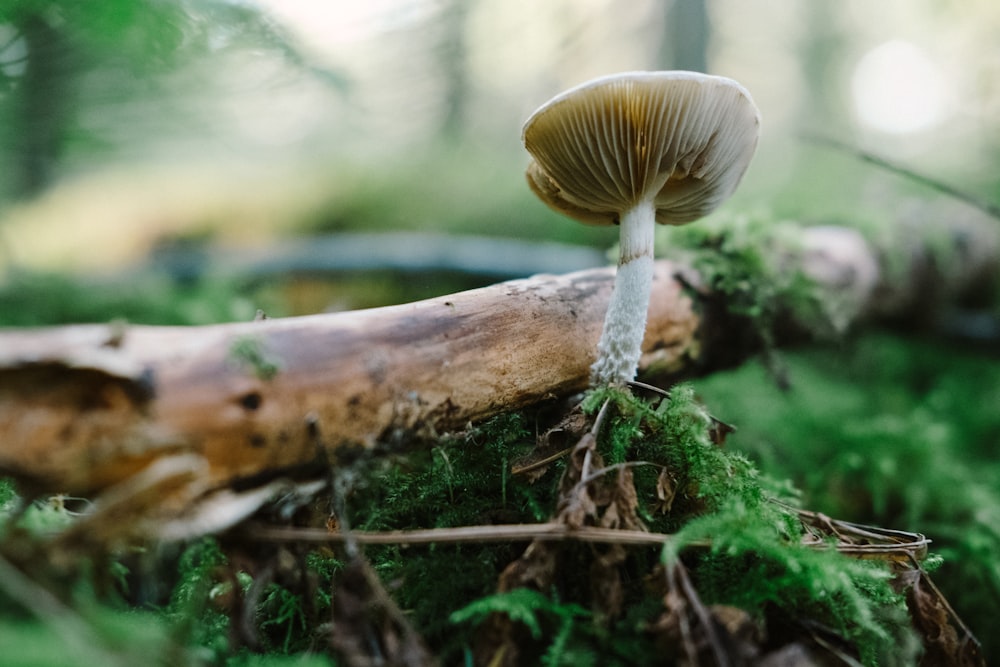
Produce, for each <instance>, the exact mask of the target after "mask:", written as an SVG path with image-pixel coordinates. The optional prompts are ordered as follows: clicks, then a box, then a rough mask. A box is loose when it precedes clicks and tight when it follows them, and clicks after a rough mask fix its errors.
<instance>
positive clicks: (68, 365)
mask: <svg viewBox="0 0 1000 667" xmlns="http://www.w3.org/2000/svg"><path fill="white" fill-rule="evenodd" d="M977 229H978V228H977ZM804 234H805V235H804V237H803V241H802V245H801V247H800V248H799V249H798V250H797V251H795V252H790V253H789V254H787V255H784V256H782V257H779V258H778V259H777V260H776V261H780V262H782V263H783V264H784V265H787V267H788V270H803V271H805V272H806V273H807V274H808V275H809V276H811V277H812V279H813V280H814V281H815V282H816V283H817V285H818V286H819V287H820V288H823V289H825V290H826V293H828V294H830V295H831V299H832V301H831V303H835V305H836V306H837V307H836V309H835V310H836V313H832V311H831V313H832V314H835V315H836V317H835V318H834V319H836V320H837V321H838V322H839V324H838V326H846V325H847V324H850V323H851V322H853V321H854V320H856V319H857V318H858V317H860V316H863V315H864V314H865V313H866V312H873V311H874V312H877V313H879V314H894V313H899V312H900V310H901V309H904V308H907V307H911V306H912V305H913V304H914V303H920V302H921V299H920V296H919V295H918V296H912V295H911V291H912V289H913V288H912V285H914V284H916V285H925V284H926V283H927V278H926V274H927V271H928V266H929V265H931V264H933V263H932V262H928V260H927V255H926V253H920V252H916V251H914V252H909V253H906V257H907V259H906V261H905V262H904V264H905V266H904V267H903V270H899V267H897V268H896V269H894V272H893V273H892V275H891V276H890V277H891V278H892V279H891V280H890V279H889V278H887V277H886V274H885V273H883V274H880V272H879V268H880V262H879V260H880V256H879V255H878V254H877V253H876V251H875V250H873V249H872V248H870V247H869V246H868V245H867V244H866V243H865V242H864V241H863V240H862V239H861V237H860V235H858V234H857V233H856V232H853V231H850V230H845V229H839V230H837V229H830V228H826V229H814V230H807V231H806V232H805V233H804ZM990 234H991V236H990ZM987 236H988V237H989V238H991V239H992V241H991V242H990V243H991V244H992V245H990V244H989V243H987V244H986V245H984V244H983V243H978V242H977V243H975V244H973V245H971V246H969V244H968V243H967V242H965V241H963V243H965V245H966V246H969V247H971V248H972V249H973V250H974V253H973V255H974V256H975V258H976V259H975V261H974V262H973V261H972V260H969V259H968V258H966V259H965V261H963V262H960V263H959V265H960V266H961V271H960V272H959V273H960V275H958V276H957V277H954V280H953V282H954V284H953V285H950V286H949V289H950V290H951V291H953V292H954V291H957V290H959V289H960V288H961V287H962V286H963V285H965V286H967V285H968V284H970V283H971V282H975V281H977V280H980V279H981V276H982V271H983V270H985V269H984V267H987V266H992V267H995V265H996V258H997V243H996V234H995V232H994V231H991V232H990V233H989V234H988V235H987ZM918 246H919V244H915V245H914V247H918ZM973 255H970V257H971V256H973ZM938 268H940V267H938ZM681 275H683V276H684V278H683V279H681V278H679V276H681ZM880 275H881V279H880ZM914 276H917V278H918V279H915V278H914ZM612 278H613V270H611V269H597V270H588V271H581V272H577V273H571V274H567V275H562V276H538V277H534V278H530V279H525V280H515V281H511V282H506V283H501V284H498V285H494V286H491V287H486V288H482V289H477V290H472V291H468V292H463V293H459V294H453V295H450V296H445V297H440V298H434V299H429V300H426V301H421V302H417V303H411V304H406V305H400V306H391V307H386V308H378V309H372V310H365V311H357V312H347V313H337V314H329V315H316V316H309V317H298V318H288V319H277V320H262V321H256V322H247V323H237V324H223V325H214V326H204V327H188V328H184V327H153V326H119V325H106V326H101V325H85V326H84V325H80V326H68V327H58V328H50V329H33V330H9V331H6V332H2V333H0V472H2V473H5V474H9V475H13V476H15V477H16V478H18V479H19V480H20V481H21V482H23V483H24V484H25V485H26V488H29V489H32V490H35V491H39V492H40V491H48V492H68V493H93V492H97V491H101V490H103V489H105V488H108V487H110V486H112V485H115V484H116V483H119V482H122V481H123V480H126V479H129V478H130V477H132V476H133V475H135V473H137V472H138V471H140V470H142V469H144V468H147V466H148V465H149V464H150V463H151V462H153V461H155V460H158V459H161V458H165V457H168V456H169V455H187V457H186V458H187V459H192V458H197V459H199V460H201V461H203V462H204V464H205V469H204V471H202V472H201V473H198V476H199V477H200V478H201V483H202V485H203V486H204V488H206V489H211V488H220V487H224V486H227V485H229V486H234V488H239V487H240V486H241V485H242V486H243V487H244V488H246V487H250V486H254V485H256V484H259V483H263V482H266V481H268V480H269V479H273V478H274V477H275V476H277V475H278V474H282V473H284V472H288V471H290V470H294V469H296V468H297V467H302V466H308V465H310V464H315V462H317V461H322V460H325V459H327V458H329V457H330V456H331V455H332V454H333V453H335V452H339V451H343V450H344V448H346V447H350V446H361V447H370V446H372V445H373V444H375V443H377V442H386V441H392V440H393V439H394V438H396V437H397V436H398V434H401V433H408V432H409V433H412V432H413V431H418V430H419V431H423V432H424V433H427V434H433V433H435V432H442V431H450V430H454V429H460V428H463V427H464V426H466V425H467V424H468V423H469V422H476V421H479V420H482V419H485V418H487V417H489V416H491V415H494V414H497V413H499V412H502V411H507V410H514V409H518V408H522V407H524V406H528V405H532V404H537V403H539V402H541V401H544V400H546V399H550V398H556V397H563V396H567V395H570V394H572V393H574V392H578V391H580V390H582V389H584V388H585V387H586V383H587V377H588V371H589V366H590V364H591V363H592V361H593V358H594V348H595V346H596V342H597V339H598V337H599V334H600V329H601V324H602V321H603V316H604V311H605V308H606V304H607V301H608V297H609V294H610V291H611V286H612ZM893 281H896V282H893ZM939 282H940V281H939ZM698 283H699V278H698V276H697V274H695V273H693V272H692V271H691V270H690V269H689V268H685V267H682V266H678V265H675V264H671V263H669V262H659V263H658V264H657V267H656V276H655V285H654V288H653V298H652V305H651V308H650V313H649V321H648V326H647V332H646V338H645V342H644V350H645V354H644V357H643V360H642V364H641V367H642V368H644V369H649V368H650V367H654V368H656V369H657V370H658V371H659V372H664V371H667V372H674V373H680V372H685V371H686V372H691V371H692V369H698V368H701V369H704V368H711V367H713V366H714V365H716V364H715V363H714V362H713V356H714V355H715V353H716V351H717V350H721V349H722V348H726V354H725V355H721V356H727V358H732V359H739V358H745V357H746V356H747V355H748V354H750V352H751V349H749V348H747V349H745V350H744V349H742V348H739V349H736V347H735V346H733V345H731V344H727V342H726V341H727V339H728V340H730V341H731V340H732V339H733V338H738V337H739V336H738V333H739V332H730V331H727V330H725V329H724V327H725V326H727V322H728V325H731V324H732V320H725V319H724V318H723V319H719V317H718V312H717V311H718V309H716V310H715V311H713V309H712V308H711V307H710V305H711V303H712V298H711V297H712V295H710V294H708V295H706V294H701V296H698ZM921 294H923V292H921ZM716 296H717V295H716ZM716 301H718V299H716ZM723 305H724V304H723ZM720 327H722V328H723V331H722V332H721V333H720V331H719V329H720ZM710 329H712V330H710ZM734 349H735V352H734ZM730 361H731V360H730ZM190 455H194V456H193V457H192V456H190Z"/></svg>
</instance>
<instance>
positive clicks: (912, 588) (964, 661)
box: [895, 568, 986, 667]
mask: <svg viewBox="0 0 1000 667" xmlns="http://www.w3.org/2000/svg"><path fill="white" fill-rule="evenodd" d="M895 585H896V587H897V588H898V589H905V590H906V606H907V608H908V609H909V610H910V617H911V618H912V619H913V627H914V628H915V629H916V631H917V632H918V633H919V634H920V637H921V640H922V641H923V644H924V655H923V658H922V659H921V661H920V664H921V665H926V666H927V667H932V666H933V667H985V665H986V661H985V659H984V658H983V655H982V652H981V650H980V646H979V641H978V640H977V639H976V638H975V636H973V634H972V632H971V631H970V630H969V629H968V627H966V625H965V624H964V623H963V622H962V620H961V619H960V618H958V615H957V614H955V611H954V610H953V609H952V608H951V605H949V604H948V601H947V600H946V599H945V598H944V596H943V595H941V591H939V590H938V588H937V586H935V585H934V582H933V581H931V579H930V577H929V576H927V573H926V572H924V571H923V570H921V569H918V568H914V569H911V570H904V571H902V572H900V573H898V574H897V575H896V580H895Z"/></svg>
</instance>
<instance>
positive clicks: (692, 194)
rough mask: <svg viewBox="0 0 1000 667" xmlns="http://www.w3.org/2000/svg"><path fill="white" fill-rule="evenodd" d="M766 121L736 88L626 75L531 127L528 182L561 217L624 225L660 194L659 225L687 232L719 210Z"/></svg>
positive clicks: (540, 116)
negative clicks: (626, 216)
mask: <svg viewBox="0 0 1000 667" xmlns="http://www.w3.org/2000/svg"><path fill="white" fill-rule="evenodd" d="M759 132H760V114H759V112H758V111H757V107H756V105H754V103H753V100H752V99H751V97H750V94H749V93H748V92H747V91H746V89H744V88H743V86H741V85H740V84H738V83H736V82H735V81H733V80H732V79H727V78H724V77H720V76H710V75H707V74H698V73H695V72H626V73H623V74H614V75H611V76H606V77H602V78H600V79H595V80H593V81H589V82H587V83H584V84H581V85H579V86H577V87H575V88H572V89H570V90H568V91H566V92H564V93H562V94H560V95H558V96H556V97H554V98H553V99H551V100H550V101H548V102H547V103H545V104H544V105H542V106H541V107H540V108H539V109H538V110H537V111H535V113H533V114H532V115H531V117H530V118H528V120H527V121H526V122H525V124H524V130H523V132H522V140H523V141H524V145H525V148H527V149H528V152H529V153H531V155H532V157H533V158H534V159H533V160H532V162H531V164H529V165H528V171H527V177H528V183H529V184H530V185H531V189H532V190H534V192H535V194H536V195H538V197H539V198H541V200H542V201H544V202H545V203H546V204H548V205H549V206H550V207H551V208H553V209H555V210H556V211H559V212H560V213H564V214H566V215H568V216H570V217H572V218H575V219H576V220H578V221H580V222H583V223H586V224H592V225H611V224H616V223H617V222H618V220H619V216H620V215H621V214H622V212H623V211H625V210H627V209H629V208H631V207H632V206H635V205H636V204H638V203H639V202H640V201H642V200H644V199H647V198H648V197H650V196H651V195H653V194H654V193H655V198H654V203H655V206H656V221H657V222H659V223H661V224H667V225H678V224H683V223H685V222H691V221H693V220H696V219H698V218H700V217H702V216H704V215H706V214H708V213H709V212H711V211H712V210H713V209H715V208H716V207H717V206H718V205H719V204H720V203H722V202H723V201H724V200H725V199H726V198H728V197H729V196H730V195H731V194H732V193H733V191H734V190H735V189H736V186H737V185H738V184H739V182H740V179H741V178H742V177H743V173H744V172H745V171H746V168H747V166H748V165H749V164H750V159H751V158H752V157H753V154H754V151H755V149H756V147H757V137H758V135H759Z"/></svg>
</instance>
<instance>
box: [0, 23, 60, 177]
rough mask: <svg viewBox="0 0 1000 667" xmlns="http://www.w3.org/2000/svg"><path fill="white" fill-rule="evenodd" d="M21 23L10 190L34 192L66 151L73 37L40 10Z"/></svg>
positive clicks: (18, 24)
mask: <svg viewBox="0 0 1000 667" xmlns="http://www.w3.org/2000/svg"><path fill="white" fill-rule="evenodd" d="M16 28H17V30H18V32H20V34H21V36H22V38H23V39H24V42H25V46H26V51H27V54H26V56H25V58H26V65H25V70H24V73H23V74H22V75H21V77H20V82H19V83H18V85H17V86H16V88H15V91H16V92H15V95H16V97H15V100H16V102H15V105H14V109H13V118H12V119H11V121H12V124H13V125H14V126H15V128H16V130H15V132H14V135H13V136H14V141H15V147H16V148H15V151H14V154H15V156H16V158H15V159H16V163H15V165H14V169H15V171H16V174H15V175H14V177H13V179H12V181H13V183H12V190H13V192H11V194H12V195H14V196H15V197H30V196H31V195H34V194H36V193H38V192H39V191H41V190H43V189H44V188H45V187H46V186H47V185H48V184H49V183H50V182H51V181H52V179H53V176H54V172H55V165H56V163H57V161H58V160H59V157H60V155H61V153H62V150H63V142H64V139H65V136H66V128H67V126H68V124H69V123H70V121H71V117H72V109H73V83H72V79H73V70H74V66H73V63H74V56H73V50H72V45H71V44H70V43H69V40H68V38H67V37H66V36H65V35H64V34H63V32H62V31H60V30H59V29H58V28H57V27H56V26H54V25H53V23H52V22H51V21H50V20H49V19H47V18H46V17H45V16H44V15H43V14H42V13H41V12H38V13H29V14H26V15H25V16H23V17H22V18H21V20H20V21H18V23H17V25H16Z"/></svg>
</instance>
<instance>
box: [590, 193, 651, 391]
mask: <svg viewBox="0 0 1000 667" xmlns="http://www.w3.org/2000/svg"><path fill="white" fill-rule="evenodd" d="M655 225H656V208H655V206H654V205H653V201H652V200H651V199H649V200H644V201H641V202H639V203H638V204H636V205H635V206H634V207H632V208H631V209H629V210H627V211H625V213H624V214H623V215H622V216H621V242H620V246H621V249H620V251H619V256H618V273H617V274H616V275H615V286H614V292H612V294H611V302H610V303H609V304H608V312H607V314H606V315H605V316H604V329H603V331H602V332H601V340H600V341H599V342H598V344H597V361H595V362H594V365H593V366H591V367H590V385H591V386H592V387H598V386H601V385H606V384H621V385H624V384H625V383H626V382H629V381H631V380H632V379H634V378H635V372H636V368H637V367H638V365H639V357H640V355H641V354H642V339H643V336H644V335H645V333H646V313H647V311H648V310H649V294H650V291H651V290H652V287H653V230H654V228H655Z"/></svg>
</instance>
